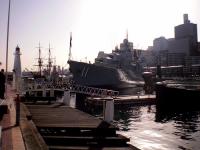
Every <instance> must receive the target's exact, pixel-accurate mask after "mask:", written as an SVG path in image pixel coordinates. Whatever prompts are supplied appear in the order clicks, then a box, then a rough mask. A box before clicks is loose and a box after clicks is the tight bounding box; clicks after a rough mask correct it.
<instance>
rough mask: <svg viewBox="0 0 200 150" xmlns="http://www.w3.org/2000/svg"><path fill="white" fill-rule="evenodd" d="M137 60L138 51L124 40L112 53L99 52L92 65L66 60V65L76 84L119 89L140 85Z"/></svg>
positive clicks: (139, 70)
mask: <svg viewBox="0 0 200 150" xmlns="http://www.w3.org/2000/svg"><path fill="white" fill-rule="evenodd" d="M138 58H139V50H136V49H133V43H132V42H129V41H128V38H126V39H124V40H123V42H122V43H121V44H120V47H119V48H118V47H117V46H116V47H115V49H114V50H112V53H104V52H103V51H100V52H99V53H98V56H97V58H95V62H94V63H93V64H91V63H86V62H79V61H74V60H68V64H69V70H70V72H71V73H72V75H73V80H74V82H75V83H77V84H81V85H86V86H92V87H101V88H109V89H120V88H126V87H133V86H136V85H138V84H141V82H140V81H142V77H141V69H140V68H141V67H140V65H139V61H138Z"/></svg>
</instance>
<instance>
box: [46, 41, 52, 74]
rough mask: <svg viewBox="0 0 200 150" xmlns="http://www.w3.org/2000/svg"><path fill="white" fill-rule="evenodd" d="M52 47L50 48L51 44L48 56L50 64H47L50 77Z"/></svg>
mask: <svg viewBox="0 0 200 150" xmlns="http://www.w3.org/2000/svg"><path fill="white" fill-rule="evenodd" d="M51 49H52V48H51V46H50V43H49V54H48V64H47V71H48V74H49V76H50V75H51V68H52V63H53V62H52V58H51Z"/></svg>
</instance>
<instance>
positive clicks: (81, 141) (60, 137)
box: [24, 105, 138, 150]
mask: <svg viewBox="0 0 200 150" xmlns="http://www.w3.org/2000/svg"><path fill="white" fill-rule="evenodd" d="M27 108H28V109H24V112H25V114H26V116H27V117H28V118H29V119H30V118H31V119H32V122H33V123H34V124H35V126H36V128H37V129H38V131H39V133H40V135H41V136H42V138H43V139H44V141H45V143H46V144H47V146H48V148H49V149H50V150H56V149H57V150H58V149H65V150H67V149H71V150H82V149H83V150H86V149H88V150H91V149H94V150H95V149H97V150H98V149H102V150H111V149H113V150H131V149H132V150H138V149H137V148H135V147H133V146H130V145H129V144H128V143H127V142H128V141H129V139H128V138H126V137H124V136H122V135H118V134H116V130H117V129H118V128H116V127H115V126H113V125H111V124H109V123H107V122H105V121H103V120H100V119H98V118H95V117H93V116H91V115H89V114H86V113H84V112H82V111H79V110H77V109H74V108H70V107H66V106H59V105H27Z"/></svg>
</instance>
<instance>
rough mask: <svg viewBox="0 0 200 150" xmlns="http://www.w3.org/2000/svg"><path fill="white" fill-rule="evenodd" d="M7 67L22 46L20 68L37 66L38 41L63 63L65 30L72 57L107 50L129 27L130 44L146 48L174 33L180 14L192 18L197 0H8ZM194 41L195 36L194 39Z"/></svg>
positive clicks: (4, 2) (1, 16)
mask: <svg viewBox="0 0 200 150" xmlns="http://www.w3.org/2000/svg"><path fill="white" fill-rule="evenodd" d="M11 2H12V3H11V18H10V38H9V39H10V40H9V64H8V66H9V71H11V70H12V69H13V61H14V55H13V53H14V51H15V48H16V46H17V45H19V47H20V49H21V53H22V55H21V61H22V69H23V70H24V69H25V68H28V69H30V68H33V69H34V70H36V69H37V68H36V67H34V66H33V65H36V64H37V60H36V59H35V58H37V57H38V49H37V48H36V47H38V44H39V42H40V44H41V47H42V48H41V50H42V57H43V58H44V59H47V57H48V56H47V54H48V47H49V43H50V44H51V47H52V56H53V57H55V58H56V64H57V65H60V66H61V67H62V66H63V67H66V64H67V59H68V53H69V45H70V32H72V58H73V59H75V60H82V61H85V60H86V58H87V61H91V62H93V61H94V58H95V57H96V56H97V54H98V52H99V51H105V52H108V53H109V52H111V51H112V49H114V48H115V46H116V45H119V44H120V43H121V42H122V41H123V39H124V38H126V33H127V31H128V38H129V41H131V42H133V44H134V47H135V48H142V49H146V48H147V47H148V46H151V45H152V43H153V40H154V39H155V38H157V37H160V36H164V37H166V38H172V37H174V27H175V26H176V25H179V24H182V23H183V14H185V13H187V14H188V15H189V20H190V21H191V22H192V23H195V24H197V28H198V35H200V9H198V7H199V6H200V1H199V0H140V1H139V0H42V1H40V0H11ZM7 11H8V0H1V1H0V33H1V34H0V62H2V65H1V67H0V68H5V62H6V61H5V56H6V27H7ZM198 41H199V40H198Z"/></svg>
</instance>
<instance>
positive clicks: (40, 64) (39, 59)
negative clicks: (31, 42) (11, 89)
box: [37, 42, 43, 76]
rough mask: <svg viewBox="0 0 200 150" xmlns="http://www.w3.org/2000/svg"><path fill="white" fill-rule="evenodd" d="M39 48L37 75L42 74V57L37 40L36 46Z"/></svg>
mask: <svg viewBox="0 0 200 150" xmlns="http://www.w3.org/2000/svg"><path fill="white" fill-rule="evenodd" d="M37 48H38V50H39V57H38V69H39V75H40V76H42V66H43V65H42V63H43V61H42V58H41V47H40V42H39V47H37Z"/></svg>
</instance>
